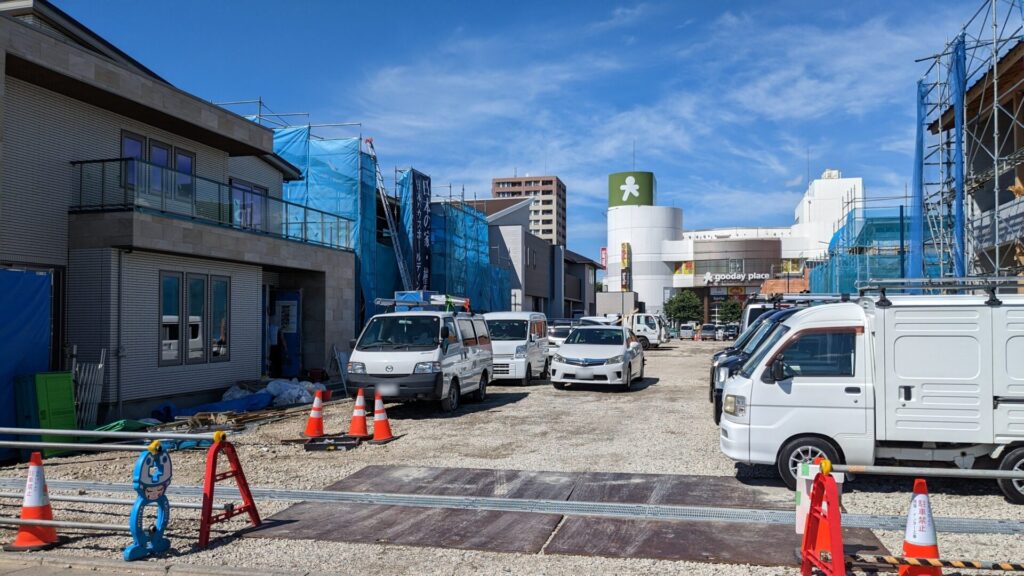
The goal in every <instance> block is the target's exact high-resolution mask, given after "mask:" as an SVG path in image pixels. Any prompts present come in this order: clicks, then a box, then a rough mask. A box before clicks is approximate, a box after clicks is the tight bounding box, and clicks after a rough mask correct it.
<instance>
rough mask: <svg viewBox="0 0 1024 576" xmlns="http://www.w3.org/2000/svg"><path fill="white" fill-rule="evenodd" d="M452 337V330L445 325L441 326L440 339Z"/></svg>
mask: <svg viewBox="0 0 1024 576" xmlns="http://www.w3.org/2000/svg"><path fill="white" fill-rule="evenodd" d="M451 337H452V331H451V330H450V329H449V328H448V327H447V326H441V340H442V341H443V340H447V339H449V338H451Z"/></svg>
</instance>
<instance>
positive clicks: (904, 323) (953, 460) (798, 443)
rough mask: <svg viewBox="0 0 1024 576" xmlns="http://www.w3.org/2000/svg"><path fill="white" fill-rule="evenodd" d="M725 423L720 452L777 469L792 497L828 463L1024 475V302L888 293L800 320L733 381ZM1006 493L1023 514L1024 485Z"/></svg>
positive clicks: (1008, 486) (785, 326)
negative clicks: (985, 463) (811, 468)
mask: <svg viewBox="0 0 1024 576" xmlns="http://www.w3.org/2000/svg"><path fill="white" fill-rule="evenodd" d="M996 296H998V297H996ZM722 412H723V414H722V421H721V424H720V446H721V450H722V452H723V453H724V454H725V455H726V456H728V457H729V458H731V459H733V460H736V461H739V462H747V463H754V464H774V465H775V466H776V469H777V470H778V472H779V475H780V476H781V477H782V478H783V480H785V482H786V483H787V484H788V485H789V486H790V487H792V486H793V485H794V484H795V482H796V472H797V469H798V468H799V466H800V464H801V463H802V462H806V461H810V460H813V459H814V458H815V457H818V456H824V457H827V458H829V459H830V460H833V461H836V462H840V463H846V464H851V465H872V464H875V463H876V461H879V460H898V461H914V462H941V463H944V464H946V465H955V466H957V467H959V468H972V467H974V465H975V462H976V461H978V460H983V459H991V460H992V461H994V462H996V463H998V465H999V468H1000V469H1002V470H1013V471H1017V472H1024V296H1019V295H1011V294H998V295H990V296H985V295H972V294H957V295H903V296H890V297H888V298H887V297H886V296H885V294H884V293H883V294H882V296H881V297H880V298H878V299H877V300H876V299H875V298H870V297H862V298H860V299H859V300H858V301H857V302H839V303H836V304H829V305H827V306H814V307H810V308H806V309H804V310H800V311H799V312H796V313H795V314H793V315H792V316H790V317H789V318H788V319H786V320H785V321H783V323H782V324H781V325H780V326H779V327H778V328H776V330H775V331H774V332H773V333H772V334H771V336H770V337H768V338H767V339H766V340H765V341H764V342H763V343H762V344H761V345H760V346H759V347H758V349H757V350H755V351H754V353H753V354H752V355H751V356H750V358H749V359H748V360H746V362H744V363H743V365H742V367H741V368H740V370H739V373H738V374H736V375H734V376H732V377H730V378H729V379H728V380H727V381H726V383H725V389H724V399H723V407H722ZM999 486H1000V488H1001V489H1002V491H1003V493H1004V494H1005V495H1006V497H1007V498H1008V499H1009V500H1011V501H1013V502H1016V503H1021V504H1024V481H1021V480H999Z"/></svg>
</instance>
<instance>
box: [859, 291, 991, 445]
mask: <svg viewBox="0 0 1024 576" xmlns="http://www.w3.org/2000/svg"><path fill="white" fill-rule="evenodd" d="M878 310H880V311H881V316H882V317H883V319H882V324H883V326H884V339H885V344H884V355H885V357H884V360H883V361H884V363H885V372H884V373H885V386H884V388H883V390H884V394H885V404H886V414H885V418H886V440H893V441H911V442H957V443H990V442H992V348H993V346H992V344H993V342H992V308H990V307H989V306H984V305H971V306H927V307H924V306H916V307H915V306H907V305H898V306H892V307H889V308H879V309H878Z"/></svg>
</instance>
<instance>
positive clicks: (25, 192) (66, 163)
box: [0, 76, 280, 266]
mask: <svg viewBox="0 0 1024 576" xmlns="http://www.w3.org/2000/svg"><path fill="white" fill-rule="evenodd" d="M122 130H129V131H131V132H135V133H137V134H139V135H141V136H146V137H148V138H154V139H156V140H159V141H161V142H164V143H166V144H170V145H172V146H179V147H181V148H185V149H187V150H189V151H190V152H194V153H195V154H196V174H197V175H198V176H203V177H206V178H210V179H212V180H216V181H218V182H227V176H228V169H227V166H228V154H227V153H226V152H224V151H222V150H218V149H216V148H211V147H210V146H206V145H203V144H200V143H199V142H196V141H193V140H188V139H185V138H182V137H180V136H177V135H175V134H172V133H170V132H167V131H165V130H161V129H159V128H157V127H155V126H150V125H147V124H143V123H141V122H138V121H136V120H132V119H131V118H127V117H124V116H120V115H118V114H114V113H113V112H110V111H107V110H104V109H102V108H98V107H96V106H92V105H89V104H86V103H84V102H81V101H78V100H75V99H73V98H69V97H67V96H63V95H61V94H57V93H56V92H51V91H49V90H46V89H44V88H40V87H38V86H35V85H33V84H29V83H28V82H25V81H22V80H19V79H17V78H11V77H10V76H8V77H7V78H6V91H5V95H4V99H3V139H4V141H3V144H4V155H3V162H2V184H3V188H2V190H3V209H2V210H0V261H9V262H32V263H37V264H52V265H57V266H62V265H64V264H66V262H67V251H68V245H67V221H68V208H69V207H70V206H71V205H72V204H74V203H75V201H76V199H75V198H74V197H73V196H74V190H75V174H76V172H75V169H74V167H72V165H71V162H72V161H73V160H99V159H106V158H118V157H120V155H121V131H122ZM278 180H280V174H279V175H278ZM278 186H279V185H278ZM41 200H44V201H41Z"/></svg>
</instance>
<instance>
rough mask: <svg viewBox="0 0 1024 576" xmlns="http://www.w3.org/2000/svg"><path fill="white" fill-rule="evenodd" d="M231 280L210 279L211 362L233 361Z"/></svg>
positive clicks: (221, 277) (214, 277) (213, 277)
mask: <svg viewBox="0 0 1024 576" xmlns="http://www.w3.org/2000/svg"><path fill="white" fill-rule="evenodd" d="M230 345H231V279H230V278H228V277H227V276H211V277H210V361H211V362H224V361H227V360H230V359H231V354H230V352H231V347H230Z"/></svg>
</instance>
